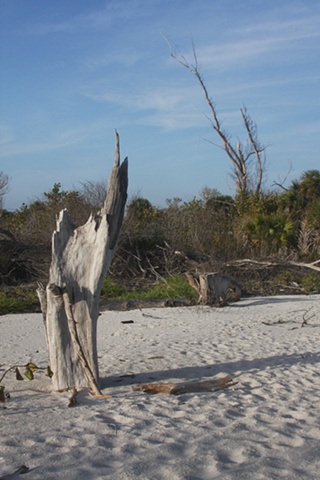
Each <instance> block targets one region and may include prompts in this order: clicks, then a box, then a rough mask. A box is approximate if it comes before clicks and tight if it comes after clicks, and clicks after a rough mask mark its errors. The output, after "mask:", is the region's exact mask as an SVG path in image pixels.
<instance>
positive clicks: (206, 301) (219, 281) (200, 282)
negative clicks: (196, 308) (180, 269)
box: [186, 272, 241, 307]
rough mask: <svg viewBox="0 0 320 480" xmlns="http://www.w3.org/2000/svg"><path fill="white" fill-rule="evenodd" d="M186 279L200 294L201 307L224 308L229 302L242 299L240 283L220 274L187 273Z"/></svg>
mask: <svg viewBox="0 0 320 480" xmlns="http://www.w3.org/2000/svg"><path fill="white" fill-rule="evenodd" d="M186 277H187V280H188V283H189V285H190V286H191V287H192V288H194V289H195V290H196V291H197V292H198V294H199V299H198V303H199V304H200V305H214V306H217V307H223V306H225V305H227V302H228V300H233V301H238V300H240V298H241V288H240V286H239V285H238V283H237V282H236V281H235V280H233V279H232V278H230V277H227V276H225V275H222V274H221V273H219V272H212V273H201V274H199V275H194V274H192V273H187V274H186Z"/></svg>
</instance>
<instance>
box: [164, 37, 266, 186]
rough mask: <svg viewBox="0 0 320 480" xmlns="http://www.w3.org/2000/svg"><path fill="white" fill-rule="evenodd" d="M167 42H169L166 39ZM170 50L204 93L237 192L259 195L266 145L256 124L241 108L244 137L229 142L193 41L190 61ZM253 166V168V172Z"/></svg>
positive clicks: (263, 171) (172, 55)
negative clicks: (244, 138)
mask: <svg viewBox="0 0 320 480" xmlns="http://www.w3.org/2000/svg"><path fill="white" fill-rule="evenodd" d="M167 43H168V44H169V42H168V41H167ZM169 47H170V50H171V57H172V58H173V59H174V60H175V61H176V62H178V63H179V64H180V65H182V66H183V67H185V68H186V69H187V70H188V71H189V72H190V73H191V74H192V75H194V76H195V77H196V79H197V80H198V82H199V84H200V86H201V88H202V91H203V93H204V96H205V99H206V102H207V104H208V106H209V109H210V112H211V116H210V117H208V118H209V121H210V123H211V126H212V128H213V130H214V131H215V132H216V133H217V134H218V136H219V137H220V140H221V141H222V145H218V146H219V147H220V148H222V149H223V150H224V151H225V152H226V154H227V156H228V157H229V159H230V160H231V162H232V165H233V177H234V180H235V184H236V189H237V192H238V193H240V194H246V193H249V192H250V193H251V192H254V193H255V194H257V195H259V194H260V192H261V188H262V184H263V176H264V173H265V156H264V151H265V150H266V148H267V147H266V146H264V145H261V144H260V142H259V139H258V134H257V126H256V124H255V123H254V122H253V120H252V118H251V117H250V115H249V113H248V112H247V110H246V108H245V107H244V108H242V109H240V112H241V116H242V121H243V125H244V127H245V131H246V134H247V139H246V141H245V142H244V143H243V142H241V141H238V142H237V144H235V145H234V144H233V143H232V137H231V135H230V134H229V133H228V132H227V131H225V130H224V129H223V128H222V124H221V121H220V118H219V117H218V114H217V110H216V107H215V103H214V101H213V99H212V98H211V97H210V95H209V92H208V89H207V87H206V84H205V82H204V79H203V76H202V74H201V73H200V65H199V62H198V56H197V52H196V48H195V45H194V42H193V41H192V53H193V61H192V62H190V61H188V60H187V59H186V57H185V56H184V55H182V54H180V53H179V52H178V51H177V50H172V48H171V45H170V44H169ZM254 167H255V170H256V171H254Z"/></svg>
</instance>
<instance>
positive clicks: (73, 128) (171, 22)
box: [0, 0, 320, 209]
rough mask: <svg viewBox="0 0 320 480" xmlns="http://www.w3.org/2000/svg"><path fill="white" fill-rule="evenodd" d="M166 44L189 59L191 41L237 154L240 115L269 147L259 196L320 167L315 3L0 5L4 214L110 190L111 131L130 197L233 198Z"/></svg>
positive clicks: (319, 25) (157, 200)
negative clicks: (102, 186) (55, 193)
mask: <svg viewBox="0 0 320 480" xmlns="http://www.w3.org/2000/svg"><path fill="white" fill-rule="evenodd" d="M164 37H166V38H167V39H168V40H169V41H170V42H171V43H172V45H176V46H177V47H178V48H179V50H180V51H181V52H182V53H183V54H184V55H186V56H187V57H188V58H190V59H191V58H192V57H191V54H192V49H191V37H192V38H193V40H194V43H195V45H196V50H197V54H198V59H199V62H200V64H201V72H202V74H203V77H204V79H205V82H206V85H207V88H208V90H209V92H210V94H211V96H212V98H213V100H214V102H215V105H216V109H217V112H218V114H219V116H220V119H221V120H222V121H223V126H224V128H225V129H226V130H228V131H229V132H230V133H231V134H232V135H233V136H234V138H235V141H236V139H237V137H240V138H242V137H243V135H242V132H243V128H242V125H241V116H240V108H242V107H243V105H245V106H246V107H247V109H248V111H249V113H250V115H251V117H252V118H253V120H254V121H255V122H256V123H257V126H258V134H259V138H260V141H261V142H262V143H263V144H266V145H268V149H267V152H266V153H267V164H266V165H267V184H266V187H268V186H270V185H272V183H273V182H274V181H280V180H283V179H284V178H285V177H286V176H287V174H288V172H289V170H290V174H289V180H288V181H289V182H290V181H291V180H293V179H295V178H298V177H299V176H300V174H301V173H302V172H303V171H305V170H309V169H319V168H320V164H319V137H320V136H319V133H320V117H319V110H320V108H319V107H320V88H319V87H320V1H319V0H268V1H266V0H263V1H260V0H197V1H196V0H90V1H89V0H77V1H71V0H69V1H68V0H0V62H1V65H0V82H1V87H0V171H3V172H4V173H6V174H7V175H9V177H10V178H11V181H10V191H9V193H8V194H7V195H6V197H5V199H4V203H5V207H6V208H8V209H15V208H18V207H20V206H21V204H22V203H23V202H25V203H28V202H30V201H32V200H33V199H35V198H36V197H39V196H41V194H42V193H43V192H45V191H49V190H51V188H52V186H53V184H54V183H55V182H60V183H61V184H62V187H63V188H64V189H66V190H69V189H72V188H80V186H81V182H85V181H87V180H89V181H101V180H102V179H106V178H108V176H109V173H110V171H111V168H112V164H113V158H114V130H115V129H117V130H118V132H119V134H120V143H121V157H122V158H124V157H125V156H128V157H129V184H130V192H129V193H130V194H131V195H136V194H139V195H141V196H143V197H145V198H148V199H149V200H150V201H151V202H152V203H153V204H155V205H158V206H161V205H164V204H165V200H166V199H167V198H173V197H180V198H182V199H183V200H186V201H188V200H190V199H192V198H193V196H195V195H199V193H200V191H201V190H202V188H203V187H204V186H208V187H211V188H215V189H218V190H219V191H220V192H221V193H223V194H231V195H232V194H234V184H233V181H232V178H231V177H230V173H231V163H230V161H229V160H228V158H227V157H226V155H225V154H224V152H223V151H222V150H221V149H220V148H218V147H215V146H214V145H213V144H212V143H210V142H214V143H218V139H217V138H216V137H215V136H214V132H213V131H212V129H211V127H210V123H209V121H208V119H207V117H206V115H207V114H209V110H208V107H207V105H206V102H205V100H204V97H203V94H202V91H201V89H200V87H199V85H198V84H197V81H196V79H195V78H194V77H193V76H192V75H191V74H190V73H189V72H188V71H187V70H185V69H184V68H183V67H182V66H180V65H179V64H177V63H176V62H174V60H172V59H171V58H170V51H169V49H168V46H167V44H166V42H165V40H164ZM205 139H208V140H210V142H207V141H205Z"/></svg>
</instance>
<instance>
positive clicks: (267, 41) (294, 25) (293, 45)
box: [183, 14, 320, 72]
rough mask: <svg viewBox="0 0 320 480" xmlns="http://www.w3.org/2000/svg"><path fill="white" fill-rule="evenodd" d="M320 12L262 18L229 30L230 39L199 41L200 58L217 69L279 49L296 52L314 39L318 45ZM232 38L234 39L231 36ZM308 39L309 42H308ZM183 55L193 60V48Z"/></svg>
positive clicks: (307, 45)
mask: <svg viewBox="0 0 320 480" xmlns="http://www.w3.org/2000/svg"><path fill="white" fill-rule="evenodd" d="M319 25H320V15H319V14H315V15H313V16H308V17H303V18H296V19H289V20H274V21H268V22H259V23H254V24H250V25H248V26H244V27H242V28H237V29H232V30H230V31H229V32H226V35H225V37H226V41H223V42H222V41H220V42H219V43H216V42H215V43H214V44H209V45H205V46H201V45H197V44H196V50H197V58H198V61H199V64H200V65H205V67H206V69H209V68H214V70H215V71H216V72H219V71H223V70H228V69H230V68H234V67H235V66H239V65H244V64H246V63H248V62H252V61H253V60H254V59H259V60H260V61H264V60H265V59H266V58H269V57H271V56H273V57H272V58H273V59H274V55H275V54H276V53H277V52H279V53H282V54H283V52H285V51H294V53H295V55H297V54H298V53H299V51H300V52H301V51H303V50H304V49H308V50H309V49H310V40H311V41H314V42H315V45H317V43H318V42H319V39H320V29H319ZM230 38H231V40H230ZM304 42H306V43H304ZM183 55H184V56H185V57H186V58H187V59H188V61H190V63H192V62H193V52H192V51H191V46H190V50H189V51H187V52H186V53H185V52H183Z"/></svg>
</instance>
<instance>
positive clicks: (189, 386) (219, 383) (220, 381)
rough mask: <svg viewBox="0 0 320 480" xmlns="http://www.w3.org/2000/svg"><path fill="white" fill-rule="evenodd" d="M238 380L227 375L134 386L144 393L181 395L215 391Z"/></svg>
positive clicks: (230, 385) (227, 386) (234, 383)
mask: <svg viewBox="0 0 320 480" xmlns="http://www.w3.org/2000/svg"><path fill="white" fill-rule="evenodd" d="M237 383H238V382H237V381H236V380H235V379H234V377H232V376H230V375H227V376H225V377H222V378H210V379H208V380H191V381H188V382H179V383H173V382H163V383H145V384H143V385H139V386H137V387H135V390H140V391H142V392H144V393H149V394H157V393H165V394H168V395H182V394H184V393H199V392H217V391H219V390H223V389H224V388H229V387H232V386H234V385H236V384H237Z"/></svg>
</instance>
